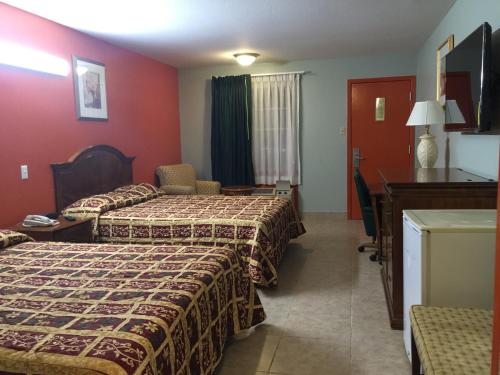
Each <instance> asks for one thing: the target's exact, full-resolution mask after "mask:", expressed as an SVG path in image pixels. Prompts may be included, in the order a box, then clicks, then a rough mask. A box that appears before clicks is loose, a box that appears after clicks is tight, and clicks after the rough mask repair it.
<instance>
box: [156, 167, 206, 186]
mask: <svg viewBox="0 0 500 375" xmlns="http://www.w3.org/2000/svg"><path fill="white" fill-rule="evenodd" d="M156 174H157V175H158V178H159V179H160V185H161V186H164V185H180V186H192V187H193V188H194V189H196V172H195V171H194V168H193V166H192V165H190V164H176V165H164V166H161V167H158V168H156Z"/></svg>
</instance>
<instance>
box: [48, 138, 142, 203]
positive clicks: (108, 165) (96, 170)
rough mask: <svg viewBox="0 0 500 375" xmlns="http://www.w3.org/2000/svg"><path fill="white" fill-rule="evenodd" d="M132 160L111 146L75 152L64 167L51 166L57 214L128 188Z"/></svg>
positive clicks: (62, 164) (130, 181)
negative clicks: (83, 200)
mask: <svg viewBox="0 0 500 375" xmlns="http://www.w3.org/2000/svg"><path fill="white" fill-rule="evenodd" d="M134 159H135V157H134V156H132V157H128V156H125V155H124V154H123V153H122V152H121V151H120V150H118V149H116V148H114V147H112V146H107V145H97V146H91V147H89V148H86V149H84V150H82V151H80V152H78V153H77V154H75V155H73V156H72V157H71V158H70V159H69V160H68V161H67V162H65V163H56V164H51V167H52V173H53V175H54V189H55V194H56V209H57V212H61V210H62V209H64V207H66V206H68V205H69V204H71V203H73V202H75V201H77V200H78V199H81V198H84V197H88V196H90V195H94V194H101V193H107V192H109V191H111V190H114V189H116V188H117V187H120V186H123V185H128V184H131V183H132V181H133V178H132V162H133V160H134Z"/></svg>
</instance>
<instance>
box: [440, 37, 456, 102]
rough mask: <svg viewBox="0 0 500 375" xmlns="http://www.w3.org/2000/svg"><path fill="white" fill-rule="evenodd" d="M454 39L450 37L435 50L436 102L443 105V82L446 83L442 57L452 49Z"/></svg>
mask: <svg viewBox="0 0 500 375" xmlns="http://www.w3.org/2000/svg"><path fill="white" fill-rule="evenodd" d="M453 46H454V37H453V34H452V35H450V36H449V37H448V38H447V39H446V40H445V41H444V42H443V43H441V45H440V46H439V47H438V48H437V50H436V100H437V101H438V102H439V104H441V105H444V104H445V101H446V95H445V91H444V89H445V87H444V86H445V82H446V65H445V64H446V63H445V61H446V60H445V59H444V57H445V56H446V54H447V53H448V52H450V51H451V50H452V49H453Z"/></svg>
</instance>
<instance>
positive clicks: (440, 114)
mask: <svg viewBox="0 0 500 375" xmlns="http://www.w3.org/2000/svg"><path fill="white" fill-rule="evenodd" d="M443 124H444V111H443V108H442V107H441V106H440V105H439V103H438V102H437V101H435V100H426V101H425V102H416V103H415V105H414V106H413V110H412V111H411V114H410V117H409V118H408V122H407V123H406V126H423V125H443Z"/></svg>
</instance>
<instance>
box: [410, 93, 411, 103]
mask: <svg viewBox="0 0 500 375" xmlns="http://www.w3.org/2000/svg"><path fill="white" fill-rule="evenodd" d="M410 102H411V91H410Z"/></svg>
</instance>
